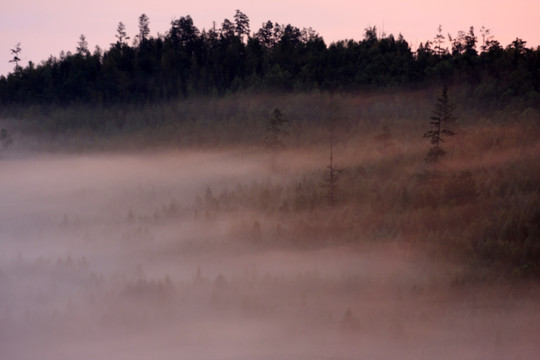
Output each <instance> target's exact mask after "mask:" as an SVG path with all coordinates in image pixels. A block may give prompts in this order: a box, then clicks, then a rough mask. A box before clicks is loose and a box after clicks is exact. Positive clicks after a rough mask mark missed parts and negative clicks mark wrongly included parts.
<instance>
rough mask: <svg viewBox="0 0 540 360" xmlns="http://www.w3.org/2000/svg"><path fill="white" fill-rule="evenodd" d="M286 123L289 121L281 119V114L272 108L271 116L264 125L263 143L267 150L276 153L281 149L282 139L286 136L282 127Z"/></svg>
mask: <svg viewBox="0 0 540 360" xmlns="http://www.w3.org/2000/svg"><path fill="white" fill-rule="evenodd" d="M288 122H289V121H288V120H287V119H286V118H284V117H283V113H282V112H281V111H280V110H279V109H278V108H274V110H273V111H272V115H271V116H270V118H269V119H268V122H267V123H266V134H265V137H264V143H265V145H266V147H267V148H268V149H270V150H272V151H277V150H279V149H281V148H283V146H284V144H283V137H284V136H286V135H287V134H288V133H287V130H285V129H284V126H285V124H287V123H288Z"/></svg>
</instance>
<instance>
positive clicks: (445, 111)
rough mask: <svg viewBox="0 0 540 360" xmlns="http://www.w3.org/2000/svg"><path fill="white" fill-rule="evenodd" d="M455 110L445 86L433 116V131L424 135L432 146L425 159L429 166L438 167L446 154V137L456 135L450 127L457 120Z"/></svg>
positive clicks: (431, 123) (431, 122)
mask: <svg viewBox="0 0 540 360" xmlns="http://www.w3.org/2000/svg"><path fill="white" fill-rule="evenodd" d="M454 108H455V106H454V104H452V103H451V102H450V99H449V97H448V88H447V86H446V85H445V86H444V87H443V90H442V94H441V96H440V97H438V98H437V103H436V104H435V109H434V110H433V112H432V115H431V121H430V125H431V129H430V130H428V131H427V132H426V133H425V134H424V138H427V139H429V140H430V142H431V145H432V147H431V149H429V152H428V154H427V156H426V158H425V161H426V162H427V163H429V164H433V165H437V164H438V163H439V160H440V158H441V157H442V156H444V155H445V154H446V151H445V150H444V149H443V148H442V146H441V143H442V142H444V137H446V136H453V135H454V131H452V130H450V129H449V127H448V126H449V125H450V124H452V123H453V122H455V120H456V118H455V117H454V115H453V112H454Z"/></svg>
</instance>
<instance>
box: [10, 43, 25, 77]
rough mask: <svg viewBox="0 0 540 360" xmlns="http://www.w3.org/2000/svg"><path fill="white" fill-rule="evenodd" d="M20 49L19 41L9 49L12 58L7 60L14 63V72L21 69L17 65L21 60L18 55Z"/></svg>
mask: <svg viewBox="0 0 540 360" xmlns="http://www.w3.org/2000/svg"><path fill="white" fill-rule="evenodd" d="M21 51H22V50H21V43H17V45H15V48H14V49H11V55H13V59H11V60H9V62H10V63H15V73H17V72H19V71H20V70H21V67H20V66H19V62H20V61H21V58H20V57H19V55H20V53H21Z"/></svg>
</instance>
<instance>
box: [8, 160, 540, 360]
mask: <svg viewBox="0 0 540 360" xmlns="http://www.w3.org/2000/svg"><path fill="white" fill-rule="evenodd" d="M321 162H322V166H323V167H324V166H325V164H324V160H323V161H321V156H320V154H319V153H315V154H312V155H310V154H306V153H294V152H291V153H288V154H286V156H282V157H280V160H278V161H275V159H273V158H272V157H269V156H268V155H257V154H252V153H247V152H243V153H240V152H161V153H147V154H142V155H137V156H135V155H121V154H120V155H118V154H116V155H95V156H91V155H85V156H67V155H66V156H63V155H57V156H26V157H23V158H18V159H14V158H13V159H10V158H9V157H6V158H4V159H2V161H1V167H2V172H1V173H0V189H1V191H2V196H1V202H0V349H1V350H0V351H1V353H2V356H1V357H2V358H6V359H36V358H39V359H74V358H76V359H94V358H104V359H148V358H156V359H170V358H181V359H275V358H278V359H393V358H401V359H432V358H437V359H455V358H461V359H478V358H490V359H533V358H535V356H536V354H537V353H538V350H539V346H538V344H539V343H540V335H539V334H540V325H539V324H540V322H539V320H540V315H539V314H540V311H539V310H540V305H539V302H538V295H539V294H538V289H535V288H533V289H531V288H520V287H512V286H510V285H507V286H502V285H486V284H479V285H475V284H473V285H470V286H459V284H458V285H456V284H455V281H454V280H455V279H457V278H459V274H460V271H462V269H460V267H459V266H457V265H453V264H440V263H437V262H436V261H433V260H430V258H429V257H427V256H426V255H425V254H423V253H422V252H421V251H419V250H418V249H414V248H411V247H403V246H401V245H400V244H399V243H382V244H378V243H375V242H373V241H370V239H358V240H359V241H358V245H356V246H352V245H347V246H344V245H336V246H331V245H329V246H324V247H320V246H318V247H313V248H310V247H306V248H294V247H286V246H272V240H273V239H272V238H271V237H272V236H274V235H273V234H274V232H272V231H270V229H271V226H270V225H269V224H271V223H272V219H271V218H270V217H269V216H267V215H266V214H264V213H257V212H255V211H251V210H250V211H247V210H246V211H236V212H232V213H224V214H220V213H216V214H204V213H201V212H200V211H198V210H197V209H196V207H195V206H194V204H195V202H196V197H197V196H201V197H204V195H205V193H207V192H208V191H209V190H210V191H211V192H212V193H213V194H218V193H219V192H220V191H222V190H224V189H229V190H234V189H235V188H236V187H238V186H239V184H240V185H243V184H248V185H249V184H252V183H257V182H259V183H273V184H284V186H285V185H286V184H288V183H290V182H294V181H296V180H297V179H298V178H300V177H302V176H303V174H306V173H310V172H312V171H316V169H318V168H320V167H321ZM287 216H288V217H289V218H294V217H295V216H299V215H297V214H292V213H289V214H288V215H287ZM255 222H257V223H261V224H262V225H261V227H262V229H259V228H258V230H259V232H254V231H253V230H254V227H253V225H254V223H255ZM260 232H264V234H265V237H266V243H265V246H260V243H259V239H258V237H259V236H260ZM275 236H279V235H275ZM269 237H270V239H269ZM276 243H279V242H278V239H277V238H276ZM269 244H270V245H269Z"/></svg>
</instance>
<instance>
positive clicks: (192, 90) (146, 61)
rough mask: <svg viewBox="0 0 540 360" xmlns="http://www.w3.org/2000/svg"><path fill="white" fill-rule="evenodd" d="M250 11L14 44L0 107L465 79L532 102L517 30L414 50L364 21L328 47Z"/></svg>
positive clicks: (528, 61)
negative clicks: (92, 45)
mask: <svg viewBox="0 0 540 360" xmlns="http://www.w3.org/2000/svg"><path fill="white" fill-rule="evenodd" d="M250 29H251V25H250V22H249V17H248V16H247V15H246V14H244V13H243V12H241V11H240V10H237V11H236V14H235V15H234V18H233V20H229V19H225V20H224V21H223V22H222V24H221V25H220V26H218V27H216V26H214V27H212V28H211V29H208V30H206V29H203V30H200V29H199V28H197V26H196V25H195V24H194V23H193V20H192V18H191V17H190V16H189V15H187V16H185V17H184V16H183V17H180V18H178V19H175V20H172V21H171V24H170V28H169V29H168V30H167V31H166V33H165V34H162V35H157V36H155V37H153V36H151V35H150V19H149V18H148V16H146V15H145V14H142V15H141V16H140V17H139V29H138V32H137V34H136V35H135V36H133V39H132V43H131V44H129V43H128V40H129V39H130V37H129V36H128V35H127V32H126V29H125V26H124V25H123V23H121V22H120V23H119V24H118V29H117V34H116V35H115V38H116V42H114V43H112V44H111V45H110V47H109V48H108V49H106V50H102V49H100V48H98V47H96V49H95V50H94V51H93V52H91V51H90V50H89V49H88V42H87V40H86V38H85V36H84V35H80V37H79V41H78V43H77V49H76V52H75V53H71V52H67V53H64V52H62V53H61V54H60V55H59V56H58V57H53V56H51V57H50V58H49V59H47V60H45V61H43V62H41V63H40V64H38V65H36V64H34V63H32V62H30V63H29V64H28V65H27V66H26V67H22V66H21V65H20V64H19V62H20V53H21V51H22V52H24V49H21V47H20V45H19V44H17V47H16V48H15V49H12V50H11V51H12V53H13V56H14V57H13V60H12V61H11V62H13V63H14V64H15V68H14V71H13V72H12V73H10V74H8V75H7V76H2V77H0V104H2V105H30V104H44V105H51V104H52V105H70V104H75V103H79V104H95V105H111V104H122V103H140V102H153V101H161V100H169V99H176V98H186V97H193V96H197V95H204V96H216V95H217V96H221V95H226V94H232V93H237V92H245V91H250V92H260V91H265V92H268V91H280V92H282V91H287V92H311V91H345V92H348V91H356V90H365V89H381V88H383V89H385V88H393V87H405V88H412V89H414V88H418V87H423V86H429V85H433V84H439V83H443V82H444V83H445V84H449V85H452V84H466V85H468V86H471V87H472V88H473V89H474V91H475V95H476V98H477V99H480V100H485V102H486V103H488V105H491V106H501V107H504V106H506V105H508V104H510V103H511V102H512V99H515V98H520V101H521V102H523V104H520V105H524V106H525V107H529V106H530V107H533V108H537V107H538V104H540V71H539V69H540V48H537V49H536V50H535V49H531V48H527V47H526V41H524V40H522V39H519V38H516V40H515V41H513V42H512V43H511V44H509V45H507V46H506V47H503V46H502V45H501V44H500V43H499V42H498V41H496V40H494V38H493V36H492V35H491V34H490V31H489V30H488V29H486V28H484V27H482V29H480V31H479V34H480V36H479V35H477V33H476V32H475V29H474V28H473V27H470V29H469V30H468V31H460V32H459V33H458V34H457V35H456V36H451V35H448V36H443V35H442V27H439V29H438V32H437V33H436V34H435V36H434V38H433V40H431V41H426V42H425V43H421V44H420V45H419V47H418V48H417V49H416V50H413V49H412V48H411V46H410V44H409V43H408V42H407V40H405V38H404V37H403V36H401V35H399V36H397V37H395V36H394V35H392V34H390V35H387V34H384V33H379V31H378V29H377V28H376V27H368V28H366V29H365V32H364V37H363V39H362V40H360V41H354V40H342V41H337V42H334V43H331V44H330V45H327V44H326V43H325V42H324V40H323V38H322V37H321V36H320V35H319V34H318V33H317V32H316V31H315V30H313V29H312V28H304V29H299V28H297V27H295V26H293V25H290V24H288V25H283V24H278V23H275V22H272V21H267V22H266V23H263V24H262V25H261V27H260V28H259V29H257V30H255V31H251V30H250Z"/></svg>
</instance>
